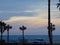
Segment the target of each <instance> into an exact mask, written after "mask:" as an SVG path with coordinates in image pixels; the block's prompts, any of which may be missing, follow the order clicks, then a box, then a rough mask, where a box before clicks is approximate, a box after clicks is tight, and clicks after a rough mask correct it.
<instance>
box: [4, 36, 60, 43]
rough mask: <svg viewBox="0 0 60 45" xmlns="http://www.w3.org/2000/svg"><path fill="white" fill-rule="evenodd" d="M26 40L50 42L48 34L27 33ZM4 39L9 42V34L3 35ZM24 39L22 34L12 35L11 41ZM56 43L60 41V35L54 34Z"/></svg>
mask: <svg viewBox="0 0 60 45" xmlns="http://www.w3.org/2000/svg"><path fill="white" fill-rule="evenodd" d="M24 37H25V40H26V41H28V42H47V43H49V38H48V35H25V36H24ZM3 40H5V41H6V42H7V36H6V35H4V36H3ZM21 41H22V35H10V36H9V43H16V42H21ZM53 42H54V43H60V35H54V36H53Z"/></svg>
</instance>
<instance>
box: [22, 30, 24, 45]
mask: <svg viewBox="0 0 60 45" xmlns="http://www.w3.org/2000/svg"><path fill="white" fill-rule="evenodd" d="M22 38H23V40H22V43H23V45H24V30H23V31H22Z"/></svg>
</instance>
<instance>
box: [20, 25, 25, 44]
mask: <svg viewBox="0 0 60 45" xmlns="http://www.w3.org/2000/svg"><path fill="white" fill-rule="evenodd" d="M19 29H20V30H21V31H22V38H23V40H22V41H23V44H24V30H26V27H25V26H23V25H22V27H19Z"/></svg>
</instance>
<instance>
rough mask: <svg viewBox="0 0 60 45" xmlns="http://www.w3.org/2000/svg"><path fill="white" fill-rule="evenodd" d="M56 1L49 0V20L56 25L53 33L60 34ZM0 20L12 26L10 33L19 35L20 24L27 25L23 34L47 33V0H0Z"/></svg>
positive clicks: (59, 14) (20, 32)
mask: <svg viewBox="0 0 60 45" xmlns="http://www.w3.org/2000/svg"><path fill="white" fill-rule="evenodd" d="M57 3H58V0H51V22H52V23H53V24H55V25H56V26H55V27H56V29H55V30H54V31H53V35H60V12H59V9H57V6H56V4H57ZM0 20H2V21H3V22H5V23H6V24H7V25H8V24H9V25H10V26H12V29H10V35H21V34H22V31H21V30H20V29H19V27H21V26H22V25H24V26H26V27H27V29H26V30H25V35H48V29H47V26H48V0H0ZM3 34H7V33H6V31H5V32H4V33H3Z"/></svg>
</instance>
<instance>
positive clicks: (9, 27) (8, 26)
mask: <svg viewBox="0 0 60 45" xmlns="http://www.w3.org/2000/svg"><path fill="white" fill-rule="evenodd" d="M6 29H7V41H8V42H9V29H12V26H10V25H7V26H6Z"/></svg>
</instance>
